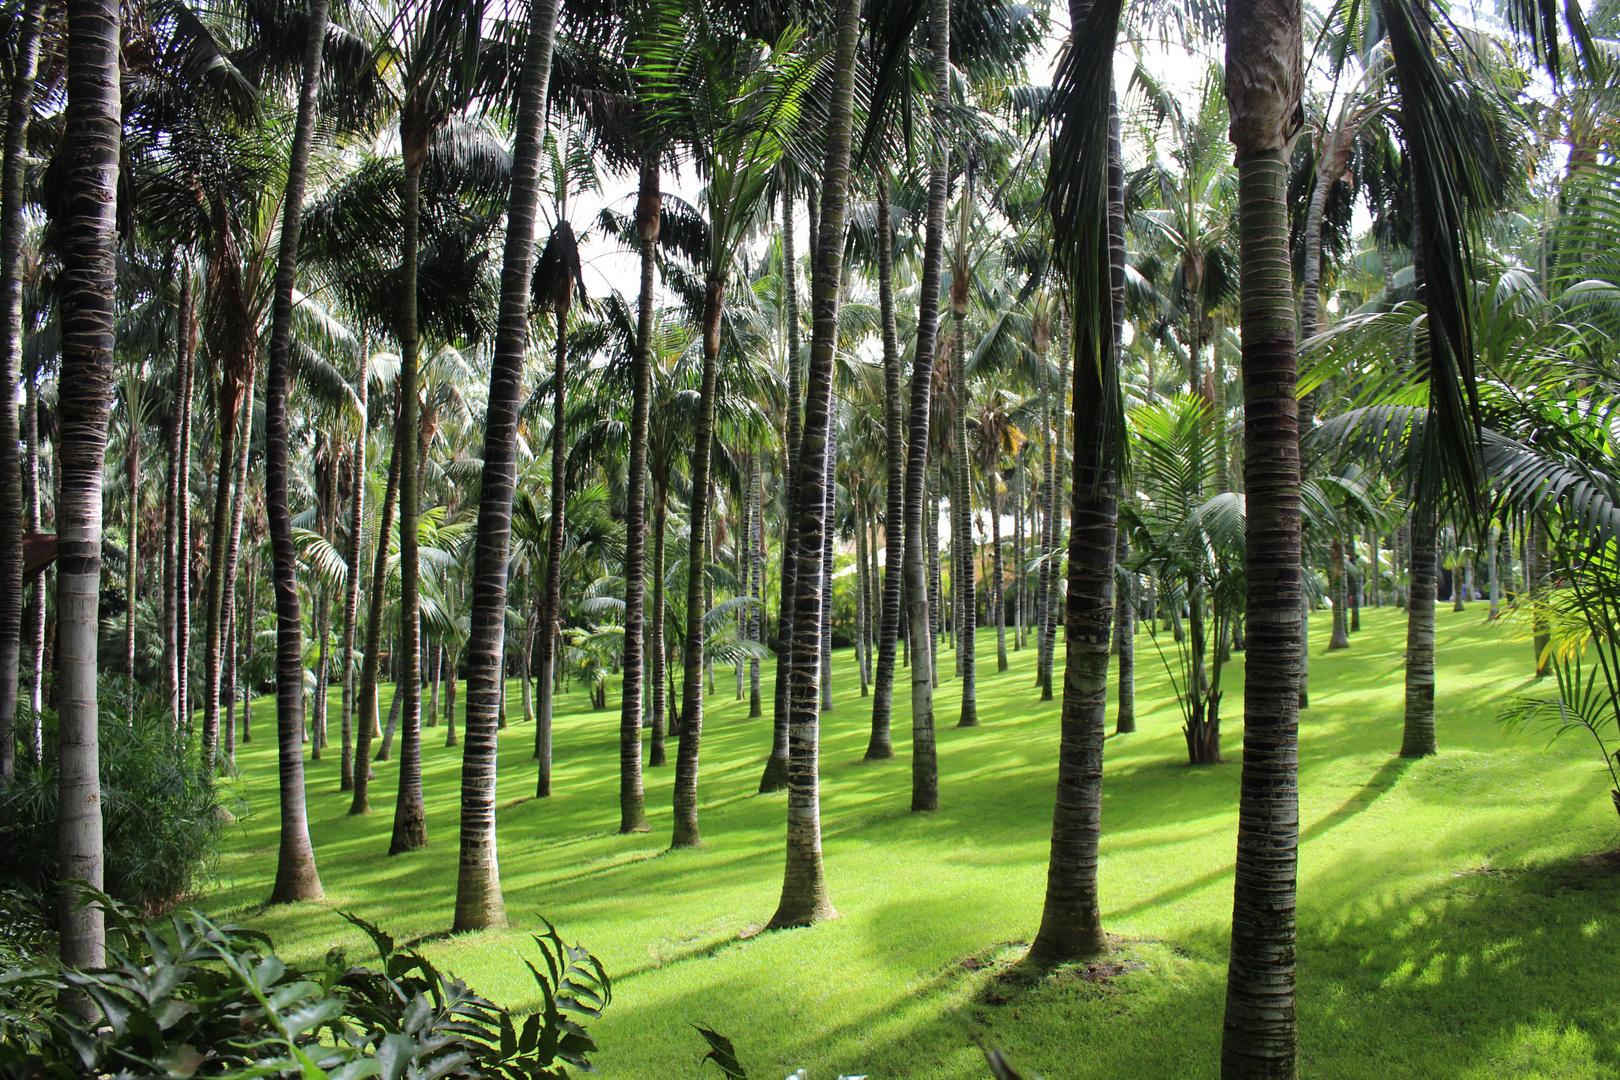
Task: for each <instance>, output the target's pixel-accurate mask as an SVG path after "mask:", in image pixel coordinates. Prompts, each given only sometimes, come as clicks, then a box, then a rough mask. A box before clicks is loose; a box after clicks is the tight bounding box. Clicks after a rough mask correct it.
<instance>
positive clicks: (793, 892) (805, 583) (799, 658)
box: [769, 3, 861, 929]
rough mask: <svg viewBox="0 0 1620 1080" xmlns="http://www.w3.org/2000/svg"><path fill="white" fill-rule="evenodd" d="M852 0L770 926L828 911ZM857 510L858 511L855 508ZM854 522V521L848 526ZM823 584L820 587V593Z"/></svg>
mask: <svg viewBox="0 0 1620 1080" xmlns="http://www.w3.org/2000/svg"><path fill="white" fill-rule="evenodd" d="M860 22H861V6H860V5H859V4H854V3H847V4H845V5H843V7H842V8H841V9H840V12H839V16H838V31H837V46H836V52H835V54H834V59H833V85H832V102H831V108H830V110H829V111H830V117H829V121H830V122H829V125H828V132H827V157H826V164H825V167H824V169H823V172H822V184H821V223H820V224H821V236H820V239H819V241H818V243H817V245H816V249H817V252H818V257H817V260H816V274H815V280H814V292H813V300H812V302H813V304H814V308H815V317H814V329H813V331H812V334H811V340H810V371H809V378H808V380H807V385H806V387H805V422H804V434H803V438H804V443H803V446H802V449H801V451H800V454H799V492H800V494H801V499H800V513H799V530H798V531H799V537H798V543H799V553H798V554H799V571H798V580H797V582H796V585H795V592H796V594H797V595H796V596H795V598H794V600H795V609H794V622H795V623H796V626H795V633H794V637H793V681H792V684H791V685H790V686H789V697H790V700H791V704H792V713H791V716H790V718H789V726H788V815H787V856H786V860H785V865H784V869H783V875H782V899H781V902H780V903H779V904H778V906H777V909H776V914H775V915H773V916H772V917H771V921H770V923H769V926H770V927H771V928H773V929H775V928H781V927H786V926H807V925H809V924H811V923H814V922H819V921H821V920H822V919H829V918H832V917H833V916H835V915H836V914H837V912H835V911H834V910H833V906H832V901H831V899H830V898H829V897H828V895H827V878H826V873H825V869H824V866H823V863H822V858H821V797H820V780H819V769H820V756H819V747H820V723H821V721H820V715H821V714H820V709H819V707H818V700H817V699H818V691H819V689H820V688H819V687H818V686H817V685H816V681H817V675H818V674H819V671H818V667H819V663H820V659H821V642H820V640H819V638H820V636H821V633H822V629H821V627H822V619H821V615H822V608H823V606H824V605H826V606H830V605H831V600H832V595H831V592H832V590H831V585H832V581H831V580H830V578H826V577H824V576H823V574H824V570H825V564H824V561H823V558H822V555H823V552H822V549H823V547H824V546H825V544H824V541H823V539H822V535H821V534H822V533H823V532H824V531H826V532H829V533H830V531H831V529H832V527H833V514H832V507H833V496H832V492H831V491H830V490H828V491H823V490H822V489H823V488H829V489H830V488H831V487H832V486H833V484H834V483H835V482H836V480H835V475H834V473H833V459H832V457H831V456H830V454H829V455H824V453H823V451H824V450H825V449H827V448H829V447H830V445H831V443H832V439H833V437H834V435H833V431H834V421H835V418H834V411H835V405H834V402H833V396H832V376H833V353H834V348H835V346H836V344H837V332H838V294H839V276H840V272H841V270H842V261H843V236H844V217H845V211H846V202H845V194H846V191H847V189H848V186H849V159H850V128H851V126H852V124H853V118H854V105H855V44H856V38H857V36H858V33H859V30H860ZM857 517H858V515H857ZM860 527H861V526H860V523H859V521H858V520H857V522H856V528H857V529H859V528H860ZM824 590H825V591H824Z"/></svg>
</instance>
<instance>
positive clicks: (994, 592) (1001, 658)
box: [985, 468, 1007, 671]
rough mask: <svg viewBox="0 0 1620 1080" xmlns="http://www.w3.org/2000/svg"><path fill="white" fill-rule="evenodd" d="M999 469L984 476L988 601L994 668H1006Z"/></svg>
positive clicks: (1005, 619)
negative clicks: (987, 519) (991, 608)
mask: <svg viewBox="0 0 1620 1080" xmlns="http://www.w3.org/2000/svg"><path fill="white" fill-rule="evenodd" d="M998 472H999V470H997V469H994V468H992V469H990V470H989V475H988V476H987V477H986V478H985V479H986V482H987V483H988V484H989V485H990V492H989V498H988V499H987V500H986V502H987V503H988V504H989V512H990V573H991V574H992V575H993V577H992V580H991V583H990V602H991V603H992V604H994V605H995V606H996V611H995V620H996V670H997V671H1006V670H1007V585H1006V582H1005V581H1004V580H1003V575H1004V574H1005V573H1006V569H1005V567H1003V566H1002V561H1001V505H1000V503H1001V500H1000V499H999V498H997V492H996V483H997V480H998V476H997V473H998Z"/></svg>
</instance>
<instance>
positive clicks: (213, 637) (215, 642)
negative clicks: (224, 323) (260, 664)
mask: <svg viewBox="0 0 1620 1080" xmlns="http://www.w3.org/2000/svg"><path fill="white" fill-rule="evenodd" d="M220 276H221V277H223V276H224V275H220ZM228 348H230V349H231V352H232V353H233V354H235V355H232V356H231V357H229V358H226V359H225V361H224V364H223V367H224V372H223V374H222V375H221V378H220V383H219V393H218V395H217V396H216V398H215V402H216V405H215V418H216V419H217V420H218V423H219V432H218V434H219V469H218V472H217V473H216V475H215V478H214V513H213V517H212V519H211V520H210V522H209V534H208V539H209V545H208V589H207V592H206V594H205V597H204V600H205V605H206V610H205V613H204V616H203V628H204V632H203V729H202V756H201V759H200V762H199V767H200V769H201V771H202V775H203V776H204V777H205V778H207V779H210V780H211V779H213V777H214V775H215V774H216V773H217V772H218V771H219V735H220V730H219V691H220V668H221V664H222V662H223V657H224V649H225V647H226V646H225V638H224V634H225V628H224V622H225V579H226V577H227V576H228V575H227V568H226V564H227V562H228V552H229V548H230V520H231V482H232V480H233V478H234V476H235V473H236V455H235V453H234V450H235V443H236V427H237V419H238V418H237V411H238V410H239V409H240V408H241V407H242V399H243V396H244V394H245V392H246V388H247V386H248V385H249V384H251V383H252V380H253V374H252V372H253V354H252V349H253V345H251V344H246V345H240V344H233V345H232V346H228ZM244 352H245V353H246V357H245V364H244V357H243V356H242V353H244ZM244 368H245V370H244Z"/></svg>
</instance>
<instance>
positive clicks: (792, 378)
mask: <svg viewBox="0 0 1620 1080" xmlns="http://www.w3.org/2000/svg"><path fill="white" fill-rule="evenodd" d="M793 225H794V221H793V189H792V186H791V184H787V183H784V184H783V185H782V310H783V316H782V319H783V321H784V322H785V323H787V357H786V362H787V432H786V434H785V435H784V437H783V440H782V441H783V443H784V444H785V446H784V449H785V451H786V457H787V463H786V466H785V469H784V472H783V476H784V483H783V485H782V504H783V505H782V593H781V597H780V600H779V603H778V607H777V616H776V636H777V642H778V643H777V653H776V701H775V708H774V713H773V716H772V718H771V754H770V757H768V758H766V759H765V772H764V774H763V775H762V776H760V778H759V792H760V794H762V795H763V794H765V793H767V792H772V791H781V790H782V789H783V788H785V787H787V760H788V711H789V704H788V684H789V683H790V682H791V681H792V671H793V630H794V626H793V621H794V618H795V615H794V610H793V608H794V596H795V595H796V593H795V591H794V590H795V588H796V582H797V575H798V566H799V561H798V539H797V534H796V533H795V531H794V530H795V528H796V527H797V524H798V509H799V494H798V491H799V487H798V484H799V479H798V477H799V444H800V442H801V441H802V440H803V438H804V390H803V385H802V382H801V379H800V371H799V288H798V280H797V275H798V260H797V256H796V254H795V252H794V249H793ZM814 240H815V238H814V237H812V238H811V241H812V246H814Z"/></svg>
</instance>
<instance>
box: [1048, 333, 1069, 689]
mask: <svg viewBox="0 0 1620 1080" xmlns="http://www.w3.org/2000/svg"><path fill="white" fill-rule="evenodd" d="M1071 339H1072V332H1071ZM1068 381H1069V354H1068V352H1067V350H1066V349H1065V350H1064V351H1063V352H1060V353H1059V354H1058V386H1059V387H1064V386H1066V385H1067V384H1068ZM1067 396H1068V395H1067V392H1066V391H1064V390H1062V389H1060V390H1059V391H1058V403H1057V404H1058V407H1057V410H1056V411H1057V417H1056V421H1055V423H1054V424H1053V427H1054V429H1055V431H1054V434H1053V439H1052V442H1053V445H1054V446H1062V445H1063V429H1064V423H1063V418H1064V416H1065V415H1067V413H1068V410H1069V408H1070V406H1069V404H1068V402H1067V401H1066V400H1065V398H1066V397H1067ZM1054 458H1055V460H1054V461H1053V462H1052V490H1051V492H1050V493H1049V495H1048V496H1047V498H1048V505H1049V506H1050V508H1051V525H1050V528H1051V530H1052V540H1051V546H1050V548H1049V549H1048V550H1049V551H1050V554H1049V555H1048V558H1049V559H1050V560H1051V561H1052V573H1051V576H1050V577H1049V579H1048V581H1047V596H1046V605H1045V607H1044V609H1043V610H1042V612H1041V649H1042V655H1043V656H1044V657H1045V659H1044V661H1043V666H1042V669H1041V700H1042V701H1051V700H1052V667H1053V664H1054V662H1055V660H1056V657H1057V628H1058V613H1059V611H1061V610H1062V608H1063V594H1062V593H1060V592H1059V591H1058V586H1057V583H1058V581H1059V580H1061V579H1062V576H1063V562H1062V559H1061V558H1060V552H1061V548H1060V547H1059V544H1058V540H1059V538H1060V537H1061V536H1062V534H1063V530H1062V527H1061V526H1060V524H1059V522H1060V521H1061V520H1062V518H1061V514H1062V512H1063V509H1064V506H1063V497H1062V493H1063V491H1064V490H1065V487H1064V475H1063V474H1064V469H1063V457H1062V455H1061V454H1055V455H1054ZM1069 509H1070V511H1071V513H1072V511H1073V507H1072V505H1071V506H1070V508H1069Z"/></svg>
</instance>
